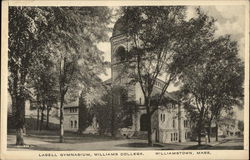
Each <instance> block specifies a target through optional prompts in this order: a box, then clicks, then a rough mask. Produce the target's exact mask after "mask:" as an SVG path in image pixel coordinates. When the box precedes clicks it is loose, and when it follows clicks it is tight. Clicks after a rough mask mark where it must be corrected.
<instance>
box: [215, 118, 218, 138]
mask: <svg viewBox="0 0 250 160" xmlns="http://www.w3.org/2000/svg"><path fill="white" fill-rule="evenodd" d="M215 130H216V134H215V141H216V142H218V123H217V121H216V122H215Z"/></svg>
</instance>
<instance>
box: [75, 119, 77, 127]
mask: <svg viewBox="0 0 250 160" xmlns="http://www.w3.org/2000/svg"><path fill="white" fill-rule="evenodd" d="M75 128H77V121H76V120H75Z"/></svg>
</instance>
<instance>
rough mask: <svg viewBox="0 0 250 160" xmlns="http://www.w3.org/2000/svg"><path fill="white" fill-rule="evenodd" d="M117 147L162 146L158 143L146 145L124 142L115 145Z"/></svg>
mask: <svg viewBox="0 0 250 160" xmlns="http://www.w3.org/2000/svg"><path fill="white" fill-rule="evenodd" d="M116 146H117V147H140V148H147V147H157V148H159V147H164V146H163V145H160V144H154V145H153V146H148V143H125V144H119V145H116Z"/></svg>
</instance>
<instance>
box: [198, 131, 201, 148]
mask: <svg viewBox="0 0 250 160" xmlns="http://www.w3.org/2000/svg"><path fill="white" fill-rule="evenodd" d="M198 145H199V146H200V145H201V130H200V129H198Z"/></svg>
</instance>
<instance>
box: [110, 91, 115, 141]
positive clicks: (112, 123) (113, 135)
mask: <svg viewBox="0 0 250 160" xmlns="http://www.w3.org/2000/svg"><path fill="white" fill-rule="evenodd" d="M111 94H112V97H111V136H112V137H115V109H114V102H113V99H114V98H113V93H111Z"/></svg>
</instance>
